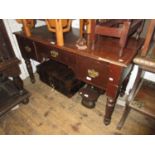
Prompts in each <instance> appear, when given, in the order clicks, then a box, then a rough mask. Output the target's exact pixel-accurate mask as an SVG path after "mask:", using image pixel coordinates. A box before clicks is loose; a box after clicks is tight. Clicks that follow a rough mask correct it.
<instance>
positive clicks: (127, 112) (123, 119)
mask: <svg viewBox="0 0 155 155" xmlns="http://www.w3.org/2000/svg"><path fill="white" fill-rule="evenodd" d="M130 110H131V108H130V107H129V106H128V105H126V106H125V110H124V113H123V116H122V118H121V120H120V121H119V123H118V125H117V129H118V130H121V129H122V127H123V125H124V123H125V121H126V119H127V117H128V114H129V112H130Z"/></svg>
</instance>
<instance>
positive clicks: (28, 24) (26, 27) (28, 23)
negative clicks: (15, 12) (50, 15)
mask: <svg viewBox="0 0 155 155" xmlns="http://www.w3.org/2000/svg"><path fill="white" fill-rule="evenodd" d="M16 21H17V22H18V23H20V24H22V25H23V27H22V29H23V31H24V33H25V35H26V36H27V37H30V36H31V29H32V28H33V27H34V26H35V20H34V19H16Z"/></svg>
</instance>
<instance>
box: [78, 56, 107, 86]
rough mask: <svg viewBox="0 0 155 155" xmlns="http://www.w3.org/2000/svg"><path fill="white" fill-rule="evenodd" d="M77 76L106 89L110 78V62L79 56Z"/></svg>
mask: <svg viewBox="0 0 155 155" xmlns="http://www.w3.org/2000/svg"><path fill="white" fill-rule="evenodd" d="M77 62H78V65H77V68H76V70H77V77H78V78H79V79H81V80H83V81H85V82H86V83H89V84H92V85H94V86H97V87H99V88H101V89H105V88H106V85H107V80H108V64H107V63H103V62H99V61H97V60H93V59H91V58H86V57H82V56H78V57H77Z"/></svg>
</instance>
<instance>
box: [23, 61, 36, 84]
mask: <svg viewBox="0 0 155 155" xmlns="http://www.w3.org/2000/svg"><path fill="white" fill-rule="evenodd" d="M25 63H26V67H27V70H28V73H29V76H30V79H31V82H32V83H35V77H34V74H33V70H32V65H31V62H30V59H25Z"/></svg>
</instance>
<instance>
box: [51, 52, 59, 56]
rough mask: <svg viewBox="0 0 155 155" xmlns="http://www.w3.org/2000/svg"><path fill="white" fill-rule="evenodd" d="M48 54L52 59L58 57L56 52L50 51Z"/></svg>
mask: <svg viewBox="0 0 155 155" xmlns="http://www.w3.org/2000/svg"><path fill="white" fill-rule="evenodd" d="M50 53H51V56H52V57H53V58H56V57H58V55H59V53H58V52H57V51H50Z"/></svg>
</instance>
